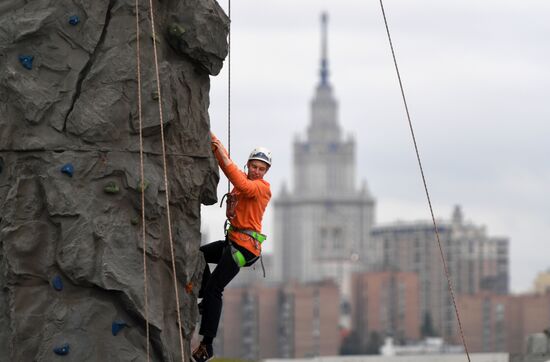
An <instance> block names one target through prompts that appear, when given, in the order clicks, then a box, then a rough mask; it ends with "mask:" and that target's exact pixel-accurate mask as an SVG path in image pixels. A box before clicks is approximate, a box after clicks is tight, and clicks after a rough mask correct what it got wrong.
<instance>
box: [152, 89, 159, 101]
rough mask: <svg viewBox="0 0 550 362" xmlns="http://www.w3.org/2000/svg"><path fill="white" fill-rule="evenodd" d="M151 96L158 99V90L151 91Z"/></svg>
mask: <svg viewBox="0 0 550 362" xmlns="http://www.w3.org/2000/svg"><path fill="white" fill-rule="evenodd" d="M151 98H152V99H153V100H155V101H158V100H159V92H158V91H152V92H151Z"/></svg>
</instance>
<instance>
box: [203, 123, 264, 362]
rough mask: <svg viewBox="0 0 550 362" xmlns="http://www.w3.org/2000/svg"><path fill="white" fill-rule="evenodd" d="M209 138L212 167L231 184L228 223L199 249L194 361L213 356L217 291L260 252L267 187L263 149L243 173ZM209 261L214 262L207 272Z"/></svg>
mask: <svg viewBox="0 0 550 362" xmlns="http://www.w3.org/2000/svg"><path fill="white" fill-rule="evenodd" d="M211 136H212V151H213V152H214V155H215V156H216V159H217V160H218V165H219V166H220V168H221V169H222V171H223V173H224V174H225V175H226V176H227V178H228V179H229V181H231V183H232V184H233V185H234V188H233V190H232V191H231V193H229V194H228V195H227V211H226V216H227V220H228V222H229V225H228V227H227V229H226V238H225V240H219V241H215V242H213V243H210V244H207V245H204V246H202V247H201V249H200V250H201V251H202V253H203V254H204V259H205V261H206V266H205V268H204V274H203V278H202V283H201V289H200V291H199V298H203V299H202V301H201V302H200V303H199V312H200V313H201V314H202V320H201V326H200V330H199V334H200V335H201V336H203V339H202V341H201V342H200V344H199V346H198V347H197V348H196V349H195V350H194V351H193V355H192V357H193V360H194V361H195V362H205V361H208V360H209V359H211V358H212V357H213V356H214V354H213V348H212V342H213V340H214V338H215V337H216V332H217V330H218V324H219V322H220V316H221V311H222V295H223V290H224V288H225V287H226V286H227V284H229V282H230V281H231V280H232V279H233V278H234V277H235V276H236V275H237V274H238V273H239V270H240V268H241V267H243V266H250V265H252V264H254V263H255V262H256V261H257V260H258V258H259V257H260V255H261V252H262V248H261V244H262V242H263V241H264V240H265V238H266V237H265V235H263V234H261V231H262V218H263V215H264V211H265V209H266V207H267V204H268V203H269V200H270V199H271V188H270V186H269V183H268V182H267V181H265V180H264V179H263V178H264V175H265V174H266V172H267V171H268V170H269V168H270V167H271V152H270V151H269V150H267V149H266V148H263V147H258V148H255V149H254V150H253V151H252V152H251V153H250V156H249V157H248V162H247V164H246V166H247V168H248V171H247V173H244V172H242V171H241V170H239V168H238V167H237V165H236V164H235V163H234V162H233V161H232V160H231V159H230V158H229V155H228V153H227V151H226V149H225V147H224V146H223V145H222V143H221V142H220V140H219V139H218V138H217V137H216V136H215V135H214V134H211ZM209 263H212V264H217V266H216V268H215V269H214V271H213V272H210V268H209V266H208V264H209Z"/></svg>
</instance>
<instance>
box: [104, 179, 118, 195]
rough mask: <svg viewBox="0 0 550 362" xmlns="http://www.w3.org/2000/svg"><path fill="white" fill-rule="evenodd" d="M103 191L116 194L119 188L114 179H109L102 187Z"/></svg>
mask: <svg viewBox="0 0 550 362" xmlns="http://www.w3.org/2000/svg"><path fill="white" fill-rule="evenodd" d="M103 191H104V192H105V193H106V194H118V193H119V192H120V188H119V187H118V185H117V183H116V182H114V181H109V182H108V183H107V185H105V187H104V188H103Z"/></svg>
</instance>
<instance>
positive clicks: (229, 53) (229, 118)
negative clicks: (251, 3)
mask: <svg viewBox="0 0 550 362" xmlns="http://www.w3.org/2000/svg"><path fill="white" fill-rule="evenodd" d="M227 16H228V17H229V29H228V34H227V154H228V157H229V158H230V159H231V0H228V1H227ZM230 192H231V181H229V178H228V179H227V193H230Z"/></svg>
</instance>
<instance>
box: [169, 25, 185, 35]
mask: <svg viewBox="0 0 550 362" xmlns="http://www.w3.org/2000/svg"><path fill="white" fill-rule="evenodd" d="M168 33H169V34H170V35H171V36H175V37H178V38H179V37H180V36H182V35H183V33H185V28H184V27H183V26H181V24H178V23H172V24H170V26H169V27H168Z"/></svg>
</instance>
